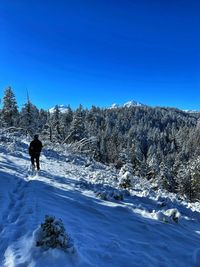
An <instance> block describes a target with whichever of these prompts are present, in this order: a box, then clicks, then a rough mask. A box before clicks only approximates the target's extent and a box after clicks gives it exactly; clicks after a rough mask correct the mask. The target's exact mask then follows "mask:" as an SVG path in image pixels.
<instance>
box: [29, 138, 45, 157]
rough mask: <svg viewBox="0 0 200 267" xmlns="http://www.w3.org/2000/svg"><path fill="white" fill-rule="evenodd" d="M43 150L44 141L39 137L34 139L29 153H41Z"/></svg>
mask: <svg viewBox="0 0 200 267" xmlns="http://www.w3.org/2000/svg"><path fill="white" fill-rule="evenodd" d="M41 150H42V142H41V141H40V140H38V139H35V140H33V141H32V142H31V143H30V146H29V155H30V156H33V155H39V154H40V152H41Z"/></svg>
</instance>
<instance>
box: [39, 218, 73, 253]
mask: <svg viewBox="0 0 200 267" xmlns="http://www.w3.org/2000/svg"><path fill="white" fill-rule="evenodd" d="M35 238H36V246H37V247H42V248H44V249H49V248H52V249H55V248H58V249H62V250H67V249H70V248H72V247H73V243H72V239H71V237H70V236H69V235H68V234H67V233H66V231H65V227H64V224H63V222H62V220H61V219H59V220H57V219H56V218H55V217H53V216H49V215H46V216H45V222H44V223H42V224H41V226H40V228H39V229H38V230H37V232H36V236H35Z"/></svg>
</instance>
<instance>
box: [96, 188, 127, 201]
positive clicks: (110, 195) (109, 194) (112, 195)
mask: <svg viewBox="0 0 200 267" xmlns="http://www.w3.org/2000/svg"><path fill="white" fill-rule="evenodd" d="M96 196H97V197H99V198H100V199H102V200H108V201H112V200H118V201H123V200H124V194H123V192H120V191H118V190H104V191H97V192H96Z"/></svg>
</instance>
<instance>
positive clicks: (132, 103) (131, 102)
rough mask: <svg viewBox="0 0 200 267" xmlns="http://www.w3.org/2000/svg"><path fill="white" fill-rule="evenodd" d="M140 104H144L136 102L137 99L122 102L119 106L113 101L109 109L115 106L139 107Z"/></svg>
mask: <svg viewBox="0 0 200 267" xmlns="http://www.w3.org/2000/svg"><path fill="white" fill-rule="evenodd" d="M141 106H145V105H144V104H142V103H140V102H137V101H134V100H130V101H128V102H126V103H124V104H123V105H121V106H120V105H118V104H116V103H114V104H112V105H111V107H110V109H116V108H120V107H127V108H130V107H141Z"/></svg>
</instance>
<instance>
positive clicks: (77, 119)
mask: <svg viewBox="0 0 200 267" xmlns="http://www.w3.org/2000/svg"><path fill="white" fill-rule="evenodd" d="M84 137H85V126H84V112H83V108H82V106H81V105H80V106H79V108H78V109H77V110H76V111H75V113H74V115H73V121H72V124H71V129H70V139H71V141H73V142H75V141H80V140H81V139H83V138H84Z"/></svg>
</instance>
